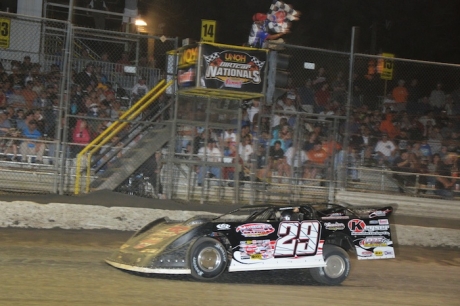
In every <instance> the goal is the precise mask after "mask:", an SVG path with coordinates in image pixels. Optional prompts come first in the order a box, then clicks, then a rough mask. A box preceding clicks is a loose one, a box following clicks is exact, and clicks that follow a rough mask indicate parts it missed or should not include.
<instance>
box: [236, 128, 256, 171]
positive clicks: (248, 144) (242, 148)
mask: <svg viewBox="0 0 460 306" xmlns="http://www.w3.org/2000/svg"><path fill="white" fill-rule="evenodd" d="M238 154H239V155H240V157H241V159H242V160H243V163H244V167H245V168H248V169H250V168H251V158H252V156H253V154H254V150H253V148H252V141H251V137H249V136H246V137H244V138H243V139H242V140H241V143H240V145H239V147H238Z"/></svg>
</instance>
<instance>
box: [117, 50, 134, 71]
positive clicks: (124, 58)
mask: <svg viewBox="0 0 460 306" xmlns="http://www.w3.org/2000/svg"><path fill="white" fill-rule="evenodd" d="M129 65H131V61H130V60H129V54H128V53H127V52H123V53H122V54H121V58H120V59H119V60H118V61H117V64H116V65H115V71H116V72H119V73H124V69H125V66H129Z"/></svg>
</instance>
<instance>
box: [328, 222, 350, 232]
mask: <svg viewBox="0 0 460 306" xmlns="http://www.w3.org/2000/svg"><path fill="white" fill-rule="evenodd" d="M324 228H325V229H327V230H330V231H341V230H343V229H345V224H343V223H339V222H334V223H332V222H325V223H324Z"/></svg>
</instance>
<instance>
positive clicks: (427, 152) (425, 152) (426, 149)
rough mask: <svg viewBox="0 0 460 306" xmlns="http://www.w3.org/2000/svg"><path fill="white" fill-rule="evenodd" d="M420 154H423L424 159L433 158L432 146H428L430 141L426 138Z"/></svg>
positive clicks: (422, 143) (421, 145) (421, 144)
mask: <svg viewBox="0 0 460 306" xmlns="http://www.w3.org/2000/svg"><path fill="white" fill-rule="evenodd" d="M420 152H421V153H422V156H423V157H428V158H429V157H431V155H433V153H432V152H431V146H430V145H429V144H428V139H427V138H426V137H425V138H423V139H422V142H421V143H420Z"/></svg>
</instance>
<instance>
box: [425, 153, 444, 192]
mask: <svg viewBox="0 0 460 306" xmlns="http://www.w3.org/2000/svg"><path fill="white" fill-rule="evenodd" d="M439 162H441V157H440V155H439V154H433V156H432V158H431V159H430V162H429V163H428V167H427V170H428V173H430V174H433V176H428V177H427V183H428V187H430V186H434V185H435V184H436V175H435V173H436V169H437V167H438V165H439Z"/></svg>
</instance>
